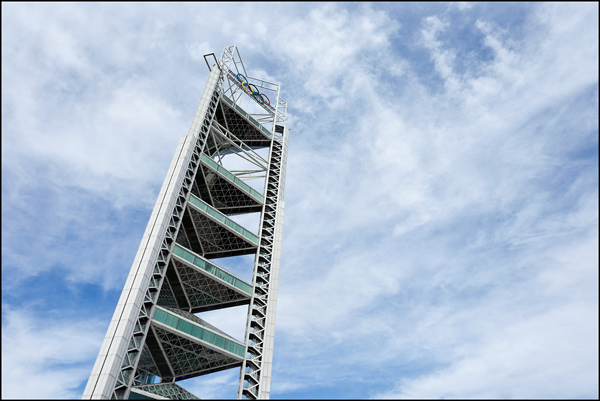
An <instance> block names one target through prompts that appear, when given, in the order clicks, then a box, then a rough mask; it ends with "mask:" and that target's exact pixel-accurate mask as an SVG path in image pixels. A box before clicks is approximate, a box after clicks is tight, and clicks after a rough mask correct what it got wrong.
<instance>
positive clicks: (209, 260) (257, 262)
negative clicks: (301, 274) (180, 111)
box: [83, 46, 288, 399]
mask: <svg viewBox="0 0 600 401" xmlns="http://www.w3.org/2000/svg"><path fill="white" fill-rule="evenodd" d="M212 56H213V58H214V61H215V64H214V65H213V66H212V68H211V66H210V65H209V63H208V61H207V65H208V67H209V69H211V72H210V75H209V78H208V82H207V84H206V88H205V89H204V93H203V94H202V98H201V100H200V104H199V105H198V108H197V110H196V114H195V116H194V119H193V121H192V126H191V128H190V130H189V132H188V134H187V135H186V136H184V137H183V138H181V140H180V141H179V145H178V147H177V151H176V152H175V156H174V157H173V161H172V162H171V165H170V167H169V170H168V172H167V176H166V178H165V181H164V184H163V186H162V189H161V190H160V193H159V195H158V200H157V201H156V205H155V207H154V210H153V211H152V215H151V216H150V221H149V222H148V226H147V228H146V231H145V233H144V236H143V238H142V242H141V244H140V247H139V249H138V252H137V255H136V257H135V260H134V262H133V266H132V267H131V272H130V273H129V276H128V278H127V281H126V283H125V287H124V289H123V293H122V294H121V298H120V299H119V302H118V304H117V308H116V310H115V313H114V316H113V318H112V320H111V322H110V325H109V328H108V332H107V333H106V337H105V338H104V342H103V344H102V348H101V349H100V352H99V354H98V358H97V360H96V363H95V365H94V368H93V371H92V374H91V375H90V378H89V381H88V383H87V386H86V388H85V391H84V393H83V398H86V399H87V398H116V399H165V398H169V399H190V398H197V397H196V396H195V395H193V394H191V393H190V392H188V391H187V390H185V389H183V388H182V387H181V386H179V385H177V382H178V381H180V380H185V379H188V378H191V377H196V376H200V375H205V374H209V373H214V372H217V371H221V370H224V369H230V368H240V380H239V387H238V394H237V397H238V398H250V399H256V398H268V397H269V393H270V379H271V366H272V359H273V341H274V331H275V311H276V306H277V286H278V280H279V278H278V276H279V258H280V253H281V235H282V225H283V207H284V202H283V193H284V182H285V166H286V157H287V156H286V155H287V143H288V129H287V128H286V110H287V104H286V102H285V101H284V100H283V99H282V98H281V97H280V96H279V92H280V86H279V85H278V84H275V83H272V82H268V81H266V80H262V79H258V78H252V77H250V76H248V74H247V73H246V69H245V67H244V64H243V62H242V59H241V57H240V54H239V51H238V50H237V48H236V46H229V47H226V48H225V49H224V50H223V53H222V56H221V59H220V60H216V57H215V56H214V54H213V55H212ZM205 60H207V58H206V56H205ZM257 183H258V184H257ZM253 216H254V221H255V222H256V226H257V227H256V228H255V229H254V230H250V229H248V228H247V227H246V228H245V227H244V225H243V224H241V223H240V221H250V220H252V217H253ZM234 219H236V220H234ZM244 219H246V220H244ZM253 231H254V232H253ZM240 255H254V259H253V261H254V262H253V263H254V264H253V268H252V262H251V261H252V256H245V257H241V256H240ZM228 260H229V261H230V262H231V260H235V261H236V262H235V263H230V264H229V266H237V267H236V268H237V269H238V270H239V269H240V268H241V269H247V272H248V277H250V271H252V275H251V277H252V281H251V282H250V281H249V280H248V279H246V280H244V279H242V278H240V277H239V276H240V275H239V274H234V273H233V272H232V271H231V270H232V268H231V267H230V268H227V269H226V268H225V267H224V266H225V265H227V263H228V262H227V261H228ZM240 261H241V262H242V265H243V264H244V263H245V264H246V265H247V266H242V267H240V266H239V264H240ZM233 270H235V269H233ZM239 305H248V315H247V321H246V331H245V338H244V339H243V341H240V340H238V339H235V338H233V337H232V336H230V335H228V334H226V333H225V332H223V331H222V330H220V329H218V328H217V327H215V326H213V325H211V324H209V323H208V322H206V321H205V320H203V319H202V318H201V317H199V316H202V312H207V311H212V310H215V309H221V308H229V307H233V306H239ZM240 324H243V322H240ZM199 396H202V395H201V394H199Z"/></svg>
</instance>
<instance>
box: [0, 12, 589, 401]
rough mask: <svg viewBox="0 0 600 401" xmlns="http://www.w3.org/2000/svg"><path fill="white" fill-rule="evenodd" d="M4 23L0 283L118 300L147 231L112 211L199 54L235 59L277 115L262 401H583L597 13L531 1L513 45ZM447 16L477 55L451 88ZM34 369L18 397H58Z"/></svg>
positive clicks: (276, 16)
mask: <svg viewBox="0 0 600 401" xmlns="http://www.w3.org/2000/svg"><path fill="white" fill-rule="evenodd" d="M286 4H287V3H286ZM2 7H3V11H5V10H9V13H12V14H11V16H12V17H14V18H8V17H6V15H7V13H6V12H3V145H4V146H3V173H4V174H3V234H4V238H5V239H6V238H7V237H8V238H11V237H12V238H14V239H13V240H10V239H9V240H8V242H7V240H5V241H4V242H3V270H4V271H7V270H6V269H8V271H9V272H11V274H12V273H14V272H15V271H22V272H26V273H27V274H31V275H35V274H36V273H39V272H41V271H46V270H47V269H53V268H54V269H55V268H56V266H61V269H65V268H66V270H67V271H68V272H69V273H68V275H67V276H66V277H65V279H66V280H71V281H72V282H73V283H79V282H97V281H98V280H104V281H103V282H104V284H105V287H106V288H113V289H114V288H120V287H119V286H120V285H122V281H120V280H119V279H118V277H119V276H118V275H119V274H123V277H124V275H126V273H127V269H128V267H129V263H130V261H131V260H129V261H127V260H126V259H127V258H126V256H123V255H125V253H126V252H127V251H126V249H130V251H131V257H133V253H134V252H135V248H136V246H137V243H139V238H138V239H137V240H136V239H126V240H124V239H123V238H124V237H126V238H129V237H131V238H133V237H135V235H134V234H135V233H134V232H133V231H135V228H134V226H135V227H138V225H139V229H140V232H139V235H141V230H142V229H143V227H142V225H143V224H145V221H146V219H147V215H146V217H145V218H143V219H141V218H138V217H139V216H138V217H136V218H135V220H136V222H135V224H134V223H132V220H134V219H131V220H129V217H128V216H129V213H131V212H132V211H137V214H143V210H147V213H148V214H149V213H150V210H149V208H150V207H151V205H152V204H153V202H154V197H155V195H156V192H157V190H158V187H159V186H160V184H161V183H162V179H163V177H164V173H165V171H166V167H167V165H168V162H169V160H170V159H169V158H170V157H171V155H172V152H173V150H174V149H175V146H176V144H177V140H178V138H179V137H180V136H181V135H184V134H185V133H186V132H187V128H188V127H189V125H188V124H189V122H190V120H191V116H192V114H193V110H194V108H195V106H196V104H197V101H198V98H199V96H200V91H201V88H202V86H203V85H204V81H205V77H206V75H202V74H207V72H208V70H207V69H205V68H206V66H205V63H204V60H202V55H203V54H204V53H208V52H211V51H214V52H215V53H216V54H217V56H218V55H220V50H221V47H222V46H223V45H226V44H227V45H228V44H232V43H236V44H237V45H238V46H239V48H240V51H241V52H242V56H243V57H244V62H245V64H246V67H247V68H248V69H249V73H250V74H251V75H256V76H263V75H264V76H265V77H266V78H267V79H271V80H273V81H275V82H281V83H282V96H283V97H284V98H285V99H286V100H287V101H288V102H289V105H290V109H289V110H288V113H289V117H290V128H291V132H292V136H291V139H290V149H289V159H288V166H287V182H286V195H285V198H286V214H285V227H284V242H283V246H284V249H283V255H282V266H281V274H280V280H281V281H280V292H279V294H280V295H279V311H278V317H277V339H276V346H275V353H276V355H275V358H276V359H275V367H276V369H275V370H274V378H273V395H274V396H278V395H279V396H287V395H290V394H295V395H297V394H306V393H305V392H306V391H309V390H310V389H311V388H313V389H314V388H318V389H323V388H332V389H335V390H332V391H339V393H336V394H341V391H342V390H340V388H342V387H344V388H345V389H348V388H354V387H352V386H359V385H360V386H362V387H360V389H359V390H357V392H356V393H355V395H356V394H359V396H360V397H366V396H368V395H377V394H378V395H379V396H381V397H384V396H385V397H395V396H405V397H444V396H447V397H457V398H462V397H469V396H470V397H540V396H541V397H552V396H554V395H558V396H560V397H567V398H568V397H575V396H581V397H594V396H597V389H596V387H597V386H596V387H594V384H596V385H597V378H596V379H594V376H593V374H595V375H596V376H597V359H594V358H593V356H590V355H592V354H593V355H597V348H596V350H595V352H593V353H590V354H587V353H586V352H585V347H586V346H587V347H588V348H589V347H592V348H593V346H596V347H597V320H593V319H592V320H589V316H597V285H596V284H595V283H597V257H598V255H597V249H598V248H597V229H595V228H594V227H597V221H598V220H597V219H598V213H597V208H598V202H597V196H598V193H597V158H594V157H592V156H589V153H590V149H591V151H593V152H595V153H597V152H596V151H597V124H598V117H597V116H598V114H597V109H598V104H597V84H598V81H597V70H598V62H597V60H598V54H597V47H598V46H597V44H598V42H597V26H598V22H597V5H569V4H540V5H536V6H535V7H531V9H528V14H527V15H526V16H524V17H523V18H524V21H525V22H524V23H523V25H518V26H505V25H502V23H500V22H499V21H500V19H499V18H496V17H495V16H494V15H492V14H493V13H492V14H489V15H486V14H485V13H484V12H481V10H480V8H478V7H473V8H472V9H471V10H469V12H468V13H461V15H462V16H465V15H467V14H468V16H469V18H472V19H471V20H461V21H459V20H457V19H456V18H455V17H454V16H453V15H454V14H452V13H451V12H446V11H445V10H446V9H447V6H446V5H443V6H442V7H441V9H439V8H436V7H437V6H435V7H433V8H428V9H427V10H425V11H419V12H418V13H417V12H416V11H415V9H414V8H411V6H407V5H362V4H360V5H339V4H324V5H321V4H319V5H314V4H311V5H310V6H304V5H299V4H293V5H291V6H289V5H285V4H276V5H262V4H252V5H239V4H235V5H227V4H225V5H219V6H211V5H205V4H201V5H193V6H191V5H190V6H188V5H185V6H184V5H176V6H169V7H163V6H160V5H152V6H148V7H141V8H139V7H135V8H134V7H133V6H121V5H119V6H116V5H115V6H111V5H92V6H85V7H84V6H66V5H65V6H63V7H61V8H53V7H45V8H39V9H38V8H35V7H33V6H27V7H25V8H19V7H17V6H16V5H14V4H7V5H5V4H3V6H2ZM20 7H24V6H20ZM87 7H92V8H87ZM112 7H118V11H119V12H114V11H115V10H116V9H115V8H112ZM170 7H173V8H170ZM404 7H406V8H404ZM458 7H459V8H461V6H460V5H458ZM15 10H19V12H16V11H15ZM40 10H41V11H42V12H40ZM436 10H441V11H440V12H436ZM594 10H595V11H596V12H593V11H594ZM25 11H28V12H29V13H30V14H33V15H32V17H31V19H29V20H28V19H26V18H25V16H26V15H27V13H26V12H25ZM92 11H93V12H92ZM234 11H235V12H234ZM404 11H410V12H411V13H412V14H410V13H408V14H406V13H404ZM211 13H212V15H213V16H214V18H208V19H207V18H206V15H209V14H211ZM42 14H45V15H44V17H46V19H48V20H50V21H49V23H48V26H49V28H48V37H47V38H46V37H44V33H45V32H46V31H45V30H44V28H43V27H44V25H43V24H41V23H40V20H41V19H42ZM107 14H110V15H111V18H108V17H106V15H107ZM405 14H406V15H405ZM138 17H140V18H138ZM413 19H414V20H415V21H417V22H415V23H414V24H413V25H411V23H412V22H413V21H412V20H413ZM103 21H108V22H103ZM189 21H193V23H192V24H190V23H189ZM199 21H202V24H199V23H198V22H199ZM465 21H470V22H469V23H470V24H471V25H472V26H470V28H471V29H472V30H473V31H475V32H477V31H478V32H479V33H480V34H481V35H482V37H481V41H480V42H477V43H476V44H475V45H473V46H479V48H480V51H481V52H482V53H483V52H484V51H485V52H487V53H485V54H486V57H482V58H481V59H477V58H476V59H475V60H472V66H473V68H471V69H467V70H466V71H464V72H461V71H460V69H459V68H457V65H459V62H460V61H462V60H461V58H462V57H466V56H465V55H464V53H462V52H461V50H460V49H461V47H460V46H459V44H457V42H456V40H457V38H456V37H455V36H452V35H451V34H453V33H454V32H455V30H456V29H458V28H459V27H461V25H460V24H461V23H462V24H464V23H465ZM519 24H521V23H519ZM84 27H86V28H87V27H89V29H83V28H84ZM517 31H520V32H521V31H522V32H521V35H522V36H517V35H516V33H515V32H517ZM86 33H87V34H86ZM18 39H20V40H18ZM414 39H416V40H414ZM462 39H465V38H461V40H462ZM466 39H470V40H474V41H475V39H473V38H472V37H468V38H466ZM476 40H477V41H478V40H479V37H477V38H476ZM27 43H29V45H26V44H27ZM58 43H60V44H64V48H62V47H60V46H58V45H57V44H58ZM108 44H110V45H111V46H108ZM57 46H58V47H60V48H58V49H54V48H55V47H57ZM210 46H218V47H217V48H212V49H209V48H208V47H210ZM203 48H204V49H206V50H202V49H203ZM5 51H6V53H4V52H5ZM411 52H412V53H411ZM35 57H38V58H39V62H37V63H35V62H33V60H36V58H35ZM5 61H6V62H5ZM9 61H12V62H9ZM427 63H431V68H432V71H433V72H434V73H435V74H437V75H436V79H440V82H441V85H440V87H439V88H437V87H436V86H435V85H436V83H435V82H433V80H431V79H430V75H429V74H428V72H427V71H424V70H426V69H427V68H429V64H427ZM43 66H52V69H44V68H42V67H43ZM199 70H201V72H199ZM267 73H268V74H267ZM57 77H58V78H60V79H57ZM7 82H8V85H7ZM7 149H10V151H9V150H7ZM32 194H34V195H36V196H35V197H34V199H33V200H30V201H29V202H28V203H27V204H24V203H21V201H22V200H23V198H25V197H27V196H29V197H31V196H32ZM96 199H98V200H101V201H102V202H103V208H100V209H95V208H96V207H97V206H96V204H95V203H94V201H95V200H96ZM140 210H141V211H140ZM6 211H11V213H9V214H8V215H7V214H5V213H6ZM115 211H116V212H115ZM13 212H14V214H13ZM89 215H94V219H92V220H89V219H88V218H87V217H86V216H89ZM140 219H141V220H144V221H142V222H141V223H140V222H139V221H138V220H140ZM115 221H118V222H119V224H117V225H121V226H120V227H114V226H115ZM34 223H36V224H34ZM42 223H43V224H42ZM136 224H138V225H136ZM140 224H141V225H140ZM111 227H112V229H113V230H114V231H111ZM117 231H118V232H117ZM125 232H127V233H129V234H124V233H125ZM68 233H81V234H79V236H80V237H81V238H79V239H78V240H72V239H71V237H70V236H68V235H67V234H68ZM7 234H8V236H7ZM117 234H119V235H117ZM40 238H41V240H40ZM25 239H28V241H30V242H28V241H26V240H25ZM66 239H69V241H71V242H69V241H67V240H66ZM19 243H23V244H25V243H27V244H28V246H30V248H31V249H32V251H31V252H25V251H23V250H22V249H23V248H19V247H14V246H12V245H14V244H19ZM94 243H96V246H94ZM131 243H132V244H133V246H131ZM65 244H67V245H68V246H70V247H71V248H74V249H77V250H78V252H79V255H73V251H72V250H69V247H68V246H65ZM9 245H11V246H9ZM68 255H70V256H68ZM81 255H83V256H81ZM98 255H102V256H103V257H104V258H105V259H106V260H104V262H102V263H100V262H99V260H100V256H98ZM78 258H79V259H84V260H86V261H88V262H89V260H92V259H93V260H94V262H93V263H92V262H89V264H86V265H85V266H84V268H82V267H81V266H80V260H79V259H78ZM123 260H125V262H126V263H124V262H123ZM7 261H8V262H9V263H8V264H7V263H6V262H7ZM6 265H9V266H8V267H6ZM65 265H66V267H65ZM61 271H62V270H61ZM11 277H13V276H11ZM13 278H14V277H13ZM119 282H121V284H119ZM10 285H12V286H14V287H17V288H18V282H17V281H16V280H15V282H12V281H11V283H3V288H4V287H6V286H10ZM241 315H243V314H241ZM241 315H240V316H241ZM11 316H12V317H11V319H13V320H11V321H12V322H14V323H9V324H10V326H7V327H9V328H10V332H11V333H17V334H19V333H29V332H34V331H35V329H36V328H37V326H36V324H34V323H33V322H32V321H31V320H27V319H25V318H23V317H22V316H25V314H24V313H23V314H16V315H15V314H13V315H11ZM239 318H240V317H239V316H237V315H236V313H233V311H232V314H231V315H228V316H227V317H225V318H224V319H225V320H224V324H225V326H227V327H231V328H230V329H226V331H227V330H231V331H232V332H233V331H235V332H237V331H238V328H237V327H236V325H235V324H234V323H235V322H237V320H239ZM9 322H10V321H9ZM17 322H21V323H19V324H17ZM67 323H69V322H67ZM213 323H215V324H217V326H219V324H218V323H216V321H215V322H213ZM69 324H71V323H69ZM594 324H595V326H594ZM49 327H50V328H49V329H47V330H50V331H51V334H52V335H53V336H54V337H58V338H66V336H67V334H65V333H63V332H62V331H59V330H58V329H56V327H55V326H54V325H53V324H50V326H49ZM57 327H58V326H57ZM594 327H596V329H595V330H596V331H594ZM5 330H6V328H5ZM5 330H3V331H5ZM90 330H92V331H94V332H95V333H99V334H100V335H103V334H104V332H103V329H102V327H96V328H95V329H94V328H91V329H90ZM7 338H8V337H7ZM10 338H11V339H10V341H12V342H11V344H12V343H14V342H16V341H17V340H16V338H18V335H17V336H15V335H12V336H11V337H10ZM25 338H27V337H26V335H25ZM31 340H33V341H35V339H31ZM571 340H573V341H571ZM4 342H5V340H4V334H3V348H4V347H5V344H4ZM61 350H62V349H61V348H59V349H58V351H61ZM550 350H552V351H550ZM58 351H57V352H58ZM86 352H87V351H85V350H81V349H80V350H76V353H78V354H81V355H83V354H84V353H86ZM94 352H97V349H96V351H94ZM94 352H92V353H94ZM3 354H4V349H3ZM86 355H87V354H86ZM54 356H55V354H53V353H52V352H50V351H48V350H45V351H44V352H43V353H42V355H41V356H40V358H42V360H43V361H45V359H44V358H47V359H48V360H50V359H51V358H53V357H54ZM94 356H95V355H92V356H88V357H89V359H90V360H91V359H93V357H94ZM9 357H10V361H12V360H13V358H12V354H9ZM77 358H78V357H76V356H73V360H76V359H77ZM82 358H87V357H83V356H82ZM5 360H7V359H6V357H5V355H3V364H4V363H5ZM77 360H78V359H77ZM27 366H28V365H27ZM90 366H91V365H90ZM548 367H552V368H548ZM35 369H36V370H34V374H33V375H32V379H31V380H34V379H33V377H38V382H45V381H46V377H49V376H47V375H49V374H50V373H49V371H50V369H52V365H50V364H49V363H46V362H42V363H40V364H39V365H38V367H37V368H35ZM73 369H74V368H73ZM373 372H376V373H373ZM54 373H57V374H59V377H58V379H57V382H58V383H59V384H61V386H62V387H60V386H58V387H56V388H47V389H46V390H45V392H44V391H42V390H40V393H39V394H40V396H44V394H45V395H46V396H48V394H57V395H56V396H72V395H73V393H72V392H71V393H68V391H69V390H63V389H68V388H69V386H71V385H72V383H71V382H68V381H66V379H64V376H62V371H60V370H57V371H56V372H54ZM54 373H53V374H54ZM84 373H85V372H84ZM88 373H89V372H87V373H85V374H88ZM85 374H83V373H77V375H79V376H77V377H80V379H79V380H81V377H83V376H85ZM82 375H83V376H82ZM561 375H562V376H561ZM235 376H237V373H235V374H233V373H231V372H226V373H224V374H223V375H222V376H219V377H216V376H215V377H214V379H212V378H210V377H208V378H206V380H205V382H206V383H205V384H203V385H200V384H192V386H194V390H193V392H196V390H197V391H198V392H196V393H197V394H198V395H199V396H201V397H203V398H206V397H207V396H208V397H209V398H210V396H215V397H220V396H222V394H224V393H221V392H219V391H220V390H219V389H218V388H219V386H221V385H224V383H226V382H230V381H231V380H234V379H235ZM40 377H41V378H42V379H39V378H40ZM289 377H294V379H293V380H290V379H289ZM399 377H402V378H403V379H402V380H400V381H399ZM561 377H567V378H569V380H559V378H561ZM232 378H233V379H232ZM359 378H360V379H359ZM3 380H4V377H3ZM48 380H50V379H48ZM594 380H595V381H594ZM550 381H551V382H552V386H547V385H546V384H545V382H550ZM369 383H370V384H369ZM511 386H512V387H511ZM507 387H511V389H510V390H507V389H506V388H507ZM388 390H389V391H388ZM3 391H4V389H3ZM11 391H12V390H11ZM64 391H67V393H65V392H64ZM303 391H304V392H303ZM594 391H596V393H594ZM36 394H37V393H36ZM327 394H329V393H327ZM3 395H4V393H3ZM334 395H335V394H332V398H334Z"/></svg>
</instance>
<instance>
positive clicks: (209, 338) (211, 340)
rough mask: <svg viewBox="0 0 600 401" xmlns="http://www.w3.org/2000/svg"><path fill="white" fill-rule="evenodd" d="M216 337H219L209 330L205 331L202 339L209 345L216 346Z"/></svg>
mask: <svg viewBox="0 0 600 401" xmlns="http://www.w3.org/2000/svg"><path fill="white" fill-rule="evenodd" d="M216 337H217V335H216V334H215V333H212V332H210V331H208V330H204V333H202V339H203V340H204V341H206V342H207V343H211V344H214V341H215V338H216Z"/></svg>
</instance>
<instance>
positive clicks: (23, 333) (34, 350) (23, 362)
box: [2, 303, 108, 399]
mask: <svg viewBox="0 0 600 401" xmlns="http://www.w3.org/2000/svg"><path fill="white" fill-rule="evenodd" d="M58 315H60V313H57V312H56V311H50V312H47V313H46V314H40V313H35V311H33V310H30V309H13V308H10V307H8V306H7V305H5V304H4V303H3V305H2V398H29V399H33V398H42V399H44V398H45V399H48V398H63V399H64V398H78V397H81V390H80V389H79V387H80V386H81V384H82V383H83V382H85V381H87V377H88V376H89V374H90V373H91V365H89V361H90V360H92V359H95V356H96V355H97V352H98V350H99V349H100V344H101V341H102V337H103V334H102V335H98V334H99V333H100V332H102V330H106V327H107V326H108V324H107V322H100V321H98V320H97V319H94V318H92V319H72V318H65V317H60V316H58Z"/></svg>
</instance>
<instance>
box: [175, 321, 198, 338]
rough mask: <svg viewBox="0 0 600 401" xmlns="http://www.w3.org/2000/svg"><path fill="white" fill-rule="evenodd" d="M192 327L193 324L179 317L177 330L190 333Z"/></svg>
mask: <svg viewBox="0 0 600 401" xmlns="http://www.w3.org/2000/svg"><path fill="white" fill-rule="evenodd" d="M193 329H194V325H193V324H192V323H190V322H188V321H187V320H183V319H179V325H178V326H177V330H180V331H183V332H184V333H187V334H192V330H193Z"/></svg>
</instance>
